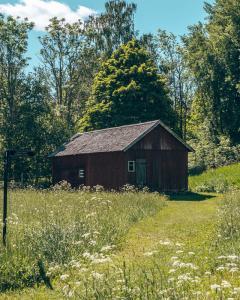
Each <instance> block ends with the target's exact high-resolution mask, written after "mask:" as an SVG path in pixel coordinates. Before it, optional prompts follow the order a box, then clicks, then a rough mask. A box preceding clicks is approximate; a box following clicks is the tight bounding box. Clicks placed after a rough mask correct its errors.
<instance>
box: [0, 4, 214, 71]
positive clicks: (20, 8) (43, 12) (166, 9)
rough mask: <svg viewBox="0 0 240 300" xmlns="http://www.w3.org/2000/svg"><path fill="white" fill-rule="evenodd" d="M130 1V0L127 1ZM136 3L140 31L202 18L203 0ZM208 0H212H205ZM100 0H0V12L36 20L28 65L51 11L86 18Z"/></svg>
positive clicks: (178, 30)
mask: <svg viewBox="0 0 240 300" xmlns="http://www.w3.org/2000/svg"><path fill="white" fill-rule="evenodd" d="M129 2H131V1H129ZM134 2H135V3H136V4H137V13H136V19H135V21H136V22H135V23H136V29H137V30H139V32H140V33H148V32H151V33H155V32H156V31H157V29H159V28H161V29H165V30H167V31H171V32H173V33H174V34H176V35H182V34H184V33H186V32H187V27H188V26H189V25H193V24H195V23H197V22H198V21H204V19H205V17H206V14H205V12H204V9H203V4H204V0H135V1H134ZM208 2H213V0H209V1H208ZM104 3H105V1H104V0H0V12H3V13H5V14H12V15H15V16H16V15H20V16H21V17H28V18H29V19H32V20H33V21H35V22H36V25H37V29H38V30H34V31H33V32H32V33H31V34H30V39H29V52H28V55H29V56H31V57H32V62H31V66H32V65H36V64H37V63H38V58H37V57H38V53H39V42H38V38H37V37H38V36H39V35H41V34H43V33H44V31H43V30H44V29H43V28H44V26H45V25H46V22H47V20H48V18H49V17H52V16H53V15H54V14H56V15H58V16H65V17H66V18H67V19H68V20H69V21H71V20H72V21H74V20H75V19H76V18H79V17H80V18H82V19H84V18H86V17H87V15H88V14H89V13H99V12H102V11H103V10H104Z"/></svg>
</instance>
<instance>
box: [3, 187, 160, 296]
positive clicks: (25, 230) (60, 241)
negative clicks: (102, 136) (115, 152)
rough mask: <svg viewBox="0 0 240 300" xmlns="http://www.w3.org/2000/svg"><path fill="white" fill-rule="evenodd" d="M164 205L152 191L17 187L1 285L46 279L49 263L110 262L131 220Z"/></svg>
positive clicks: (56, 267) (12, 195)
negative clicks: (63, 189) (40, 189)
mask: <svg viewBox="0 0 240 300" xmlns="http://www.w3.org/2000/svg"><path fill="white" fill-rule="evenodd" d="M164 205H165V201H164V197H162V196H160V195H159V194H157V193H147V192H123V193H107V192H95V193H93V192H86V191H62V190H54V191H36V190H16V191H12V192H11V193H10V211H9V218H8V243H7V248H6V249H4V248H3V247H2V246H1V247H0V251H1V252H0V291H5V290H7V289H14V288H18V287H24V286H32V285H33V284H35V283H36V282H41V281H44V280H45V279H46V278H47V271H48V270H49V268H50V269H51V270H60V269H62V268H66V266H69V265H71V266H73V265H75V266H77V265H79V264H81V263H87V264H88V263H93V262H96V263H97V262H107V261H108V260H109V257H108V255H107V254H108V252H109V251H110V250H112V249H116V248H119V247H121V243H122V242H123V239H124V236H125V234H126V232H127V231H128V229H129V228H130V227H131V226H132V224H133V223H135V222H137V221H139V220H140V219H142V218H144V217H145V216H149V215H152V214H154V213H156V212H157V211H158V210H160V209H161V208H162V207H163V206H164ZM52 275H53V272H52ZM47 280H48V279H47Z"/></svg>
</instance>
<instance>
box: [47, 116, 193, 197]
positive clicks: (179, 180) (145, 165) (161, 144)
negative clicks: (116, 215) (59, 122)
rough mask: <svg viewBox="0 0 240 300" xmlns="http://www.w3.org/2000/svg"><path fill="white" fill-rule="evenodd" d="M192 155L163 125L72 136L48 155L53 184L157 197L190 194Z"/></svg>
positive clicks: (155, 122)
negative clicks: (145, 191) (143, 190)
mask: <svg viewBox="0 0 240 300" xmlns="http://www.w3.org/2000/svg"><path fill="white" fill-rule="evenodd" d="M190 151H193V149H192V148H191V147H190V146H189V145H187V144H186V143H185V142H184V141H183V140H182V139H180V138H179V137H178V136H177V135H176V134H175V133H174V132H173V131H172V130H171V129H169V128H168V127H167V126H166V125H164V124H163V123H162V122H161V121H159V120H157V121H151V122H146V123H139V124H133V125H126V126H120V127H113V128H107V129H102V130H95V131H91V132H85V133H79V134H76V135H74V136H73V137H72V138H71V140H70V141H69V142H67V143H66V144H64V145H63V146H62V147H60V149H58V150H57V151H56V152H54V153H53V154H51V155H50V156H51V158H52V175H53V183H57V182H59V181H62V180H66V181H68V182H69V183H70V184H71V185H72V186H73V187H77V186H79V185H86V186H95V185H102V186H104V187H105V188H106V189H119V188H120V187H122V186H123V185H125V184H127V183H128V184H131V185H135V186H140V187H143V186H148V187H150V188H151V189H154V190H159V191H174V192H176V191H184V190H187V189H188V152H190Z"/></svg>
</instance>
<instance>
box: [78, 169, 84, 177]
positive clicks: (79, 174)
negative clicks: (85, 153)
mask: <svg viewBox="0 0 240 300" xmlns="http://www.w3.org/2000/svg"><path fill="white" fill-rule="evenodd" d="M78 177H79V178H84V177H85V170H84V169H79V170H78Z"/></svg>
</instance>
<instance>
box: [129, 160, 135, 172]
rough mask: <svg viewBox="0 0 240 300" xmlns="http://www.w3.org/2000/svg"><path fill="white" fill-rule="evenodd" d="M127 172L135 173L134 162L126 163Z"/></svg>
mask: <svg viewBox="0 0 240 300" xmlns="http://www.w3.org/2000/svg"><path fill="white" fill-rule="evenodd" d="M128 172H135V161H128Z"/></svg>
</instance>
